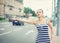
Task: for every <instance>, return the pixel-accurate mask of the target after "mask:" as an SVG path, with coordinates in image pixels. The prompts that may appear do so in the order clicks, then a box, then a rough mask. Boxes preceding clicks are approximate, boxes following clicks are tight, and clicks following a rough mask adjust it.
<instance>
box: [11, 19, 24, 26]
mask: <svg viewBox="0 0 60 43" xmlns="http://www.w3.org/2000/svg"><path fill="white" fill-rule="evenodd" d="M12 24H13V26H15V25H16V26H22V25H24V22H22V21H18V20H13V21H12Z"/></svg>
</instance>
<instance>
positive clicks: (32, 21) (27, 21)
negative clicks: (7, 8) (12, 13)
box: [15, 18, 35, 25]
mask: <svg viewBox="0 0 60 43" xmlns="http://www.w3.org/2000/svg"><path fill="white" fill-rule="evenodd" d="M15 20H18V21H22V22H26V23H30V24H34V25H35V20H30V19H27V18H15Z"/></svg>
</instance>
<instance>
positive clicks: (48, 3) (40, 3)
mask: <svg viewBox="0 0 60 43" xmlns="http://www.w3.org/2000/svg"><path fill="white" fill-rule="evenodd" d="M23 3H24V7H29V8H31V9H33V10H34V11H35V12H36V11H37V9H43V11H44V16H48V18H51V17H52V11H53V10H52V9H53V0H23Z"/></svg>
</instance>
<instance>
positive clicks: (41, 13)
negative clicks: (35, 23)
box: [37, 9, 43, 17]
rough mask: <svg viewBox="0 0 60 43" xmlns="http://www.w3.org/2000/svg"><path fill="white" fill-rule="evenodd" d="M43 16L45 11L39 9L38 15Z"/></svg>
mask: <svg viewBox="0 0 60 43" xmlns="http://www.w3.org/2000/svg"><path fill="white" fill-rule="evenodd" d="M42 16H43V11H42V10H40V9H39V10H38V11H37V17H42Z"/></svg>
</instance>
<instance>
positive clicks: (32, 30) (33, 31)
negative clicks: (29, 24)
mask: <svg viewBox="0 0 60 43" xmlns="http://www.w3.org/2000/svg"><path fill="white" fill-rule="evenodd" d="M32 32H34V31H33V30H30V31H28V32H27V33H26V35H29V34H30V33H32Z"/></svg>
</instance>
